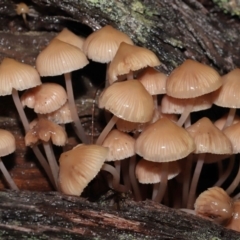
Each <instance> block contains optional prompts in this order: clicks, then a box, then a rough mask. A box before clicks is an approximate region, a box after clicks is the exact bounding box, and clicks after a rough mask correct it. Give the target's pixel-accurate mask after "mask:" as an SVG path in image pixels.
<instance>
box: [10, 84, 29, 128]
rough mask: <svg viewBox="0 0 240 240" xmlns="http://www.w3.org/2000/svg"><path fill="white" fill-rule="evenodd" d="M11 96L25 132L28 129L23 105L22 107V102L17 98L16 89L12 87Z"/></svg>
mask: <svg viewBox="0 0 240 240" xmlns="http://www.w3.org/2000/svg"><path fill="white" fill-rule="evenodd" d="M12 98H13V101H14V104H15V106H16V108H17V111H18V114H19V116H20V119H21V121H22V124H23V127H24V130H25V132H28V131H29V123H28V119H27V117H26V114H25V112H24V111H23V107H22V103H21V101H20V99H19V95H18V91H17V90H16V89H15V88H13V89H12Z"/></svg>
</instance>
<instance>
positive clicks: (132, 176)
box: [129, 155, 142, 201]
mask: <svg viewBox="0 0 240 240" xmlns="http://www.w3.org/2000/svg"><path fill="white" fill-rule="evenodd" d="M135 168H136V155H134V156H132V157H131V158H130V161H129V178H130V183H131V186H132V191H133V195H134V199H135V201H141V200H142V196H141V192H140V188H139V185H138V182H137V179H136V175H135Z"/></svg>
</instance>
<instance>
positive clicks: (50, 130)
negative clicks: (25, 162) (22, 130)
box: [25, 118, 67, 146]
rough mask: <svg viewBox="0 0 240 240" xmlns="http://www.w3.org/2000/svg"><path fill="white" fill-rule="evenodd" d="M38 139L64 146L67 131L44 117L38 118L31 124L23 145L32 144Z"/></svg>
mask: <svg viewBox="0 0 240 240" xmlns="http://www.w3.org/2000/svg"><path fill="white" fill-rule="evenodd" d="M39 140H42V141H44V142H48V141H50V140H51V141H52V143H53V144H54V145H56V146H64V145H65V144H66V143H67V133H66V131H65V130H64V128H63V127H61V126H59V125H57V124H56V123H54V122H51V121H49V120H47V119H46V118H40V119H38V120H37V121H36V120H34V123H32V124H31V129H30V130H29V131H28V132H27V134H26V136H25V145H26V146H32V145H34V144H36V143H37V142H38V141H39Z"/></svg>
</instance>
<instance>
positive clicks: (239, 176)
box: [226, 162, 240, 195]
mask: <svg viewBox="0 0 240 240" xmlns="http://www.w3.org/2000/svg"><path fill="white" fill-rule="evenodd" d="M238 164H239V166H238V173H237V175H236V176H235V178H234V180H233V181H232V183H231V184H230V186H229V187H228V188H227V190H226V193H227V194H228V195H230V194H232V193H233V191H234V190H235V189H236V187H237V186H238V185H239V182H240V162H239V163H238Z"/></svg>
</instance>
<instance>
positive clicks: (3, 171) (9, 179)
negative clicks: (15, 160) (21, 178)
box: [0, 158, 19, 190]
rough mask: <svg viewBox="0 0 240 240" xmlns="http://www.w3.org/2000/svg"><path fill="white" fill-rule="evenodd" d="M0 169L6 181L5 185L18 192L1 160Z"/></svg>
mask: <svg viewBox="0 0 240 240" xmlns="http://www.w3.org/2000/svg"><path fill="white" fill-rule="evenodd" d="M0 169H1V171H2V173H3V176H4V178H5V179H6V181H7V183H8V184H9V186H10V188H11V189H13V190H19V189H18V187H17V185H16V184H15V182H14V181H13V179H12V177H11V175H10V174H9V173H8V170H7V169H6V168H5V166H4V164H3V162H2V159H1V158H0Z"/></svg>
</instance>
